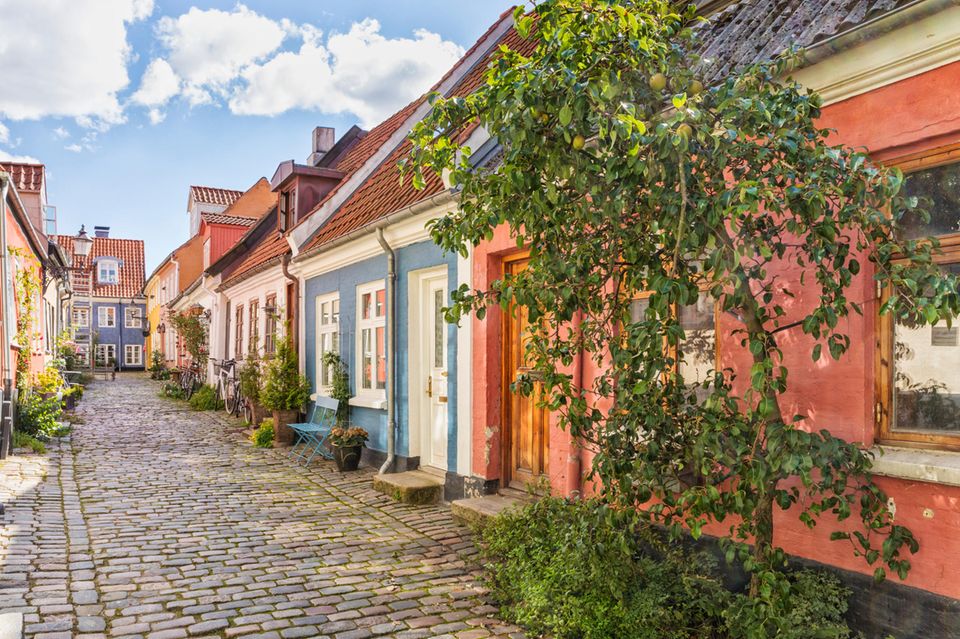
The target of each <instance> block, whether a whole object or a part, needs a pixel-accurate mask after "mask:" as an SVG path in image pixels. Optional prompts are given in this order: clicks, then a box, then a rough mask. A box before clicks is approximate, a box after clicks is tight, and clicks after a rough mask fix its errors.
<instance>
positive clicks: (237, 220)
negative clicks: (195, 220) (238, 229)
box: [200, 213, 257, 227]
mask: <svg viewBox="0 0 960 639" xmlns="http://www.w3.org/2000/svg"><path fill="white" fill-rule="evenodd" d="M200 217H201V218H202V219H203V221H204V222H206V223H207V224H227V225H229V226H247V227H250V226H253V225H254V224H256V223H257V220H256V218H252V217H240V216H239V215H224V214H223V213H201V214H200Z"/></svg>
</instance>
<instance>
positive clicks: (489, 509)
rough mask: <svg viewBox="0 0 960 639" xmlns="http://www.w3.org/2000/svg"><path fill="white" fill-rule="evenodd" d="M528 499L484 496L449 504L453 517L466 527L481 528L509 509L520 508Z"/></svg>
mask: <svg viewBox="0 0 960 639" xmlns="http://www.w3.org/2000/svg"><path fill="white" fill-rule="evenodd" d="M527 503H529V500H528V499H523V498H520V497H511V496H507V495H486V496H484V497H471V498H468V499H458V500H456V501H454V502H452V503H451V504H450V511H451V512H452V513H453V517H454V518H455V519H456V520H458V521H460V522H461V523H464V524H467V525H468V526H483V525H484V524H485V523H486V522H487V521H489V520H490V519H493V518H494V517H496V516H498V515H499V514H500V513H502V512H504V511H506V510H508V509H510V508H520V507H521V506H524V505H525V504H527Z"/></svg>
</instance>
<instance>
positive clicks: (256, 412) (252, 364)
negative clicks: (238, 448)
mask: <svg viewBox="0 0 960 639" xmlns="http://www.w3.org/2000/svg"><path fill="white" fill-rule="evenodd" d="M237 377H238V379H239V380H240V396H241V397H242V398H243V401H244V402H246V406H245V407H244V417H245V418H246V419H247V421H248V422H249V423H250V424H252V425H254V426H256V425H257V424H259V423H261V422H262V421H263V420H264V419H266V418H267V417H268V415H267V410H266V409H265V408H264V407H263V404H262V403H261V399H260V394H261V393H262V392H263V366H262V362H261V360H260V357H259V355H257V354H255V353H251V354H250V355H248V356H247V359H245V360H244V361H243V364H242V365H241V366H240V367H239V368H238V369H237Z"/></svg>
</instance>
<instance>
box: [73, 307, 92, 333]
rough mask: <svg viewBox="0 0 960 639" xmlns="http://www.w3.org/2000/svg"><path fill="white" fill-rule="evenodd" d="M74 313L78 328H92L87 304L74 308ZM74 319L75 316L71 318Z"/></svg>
mask: <svg viewBox="0 0 960 639" xmlns="http://www.w3.org/2000/svg"><path fill="white" fill-rule="evenodd" d="M72 312H73V315H74V317H75V318H76V322H75V324H76V328H90V309H89V307H86V306H77V307H74V308H73V311H72ZM71 319H73V318H71Z"/></svg>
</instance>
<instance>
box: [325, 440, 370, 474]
mask: <svg viewBox="0 0 960 639" xmlns="http://www.w3.org/2000/svg"><path fill="white" fill-rule="evenodd" d="M330 448H331V450H333V461H335V462H337V470H339V471H340V472H341V473H345V472H347V471H351V470H356V469H357V468H359V466H360V454H361V453H362V452H363V446H362V445H361V446H344V447H340V446H331V447H330Z"/></svg>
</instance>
